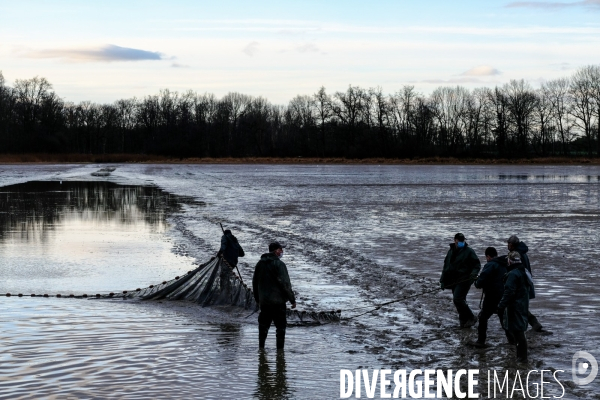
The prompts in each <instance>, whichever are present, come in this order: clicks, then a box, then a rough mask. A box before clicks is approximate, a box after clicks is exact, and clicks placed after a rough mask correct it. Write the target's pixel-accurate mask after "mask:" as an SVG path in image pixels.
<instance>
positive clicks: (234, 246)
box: [217, 229, 245, 267]
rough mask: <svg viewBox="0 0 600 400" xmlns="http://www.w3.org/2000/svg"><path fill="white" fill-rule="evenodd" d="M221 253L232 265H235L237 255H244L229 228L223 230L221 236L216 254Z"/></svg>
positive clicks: (219, 254)
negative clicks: (219, 246)
mask: <svg viewBox="0 0 600 400" xmlns="http://www.w3.org/2000/svg"><path fill="white" fill-rule="evenodd" d="M221 255H222V256H223V258H225V260H227V262H228V263H229V264H230V265H231V266H232V267H235V266H236V265H237V263H238V257H244V255H245V253H244V249H242V246H240V243H239V242H238V240H237V238H236V237H235V236H233V233H231V231H230V230H229V229H226V230H225V231H224V232H223V236H221V248H220V249H219V252H218V253H217V256H221Z"/></svg>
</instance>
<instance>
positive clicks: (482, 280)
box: [475, 264, 494, 289]
mask: <svg viewBox="0 0 600 400" xmlns="http://www.w3.org/2000/svg"><path fill="white" fill-rule="evenodd" d="M493 270H494V265H493V264H485V265H484V266H483V269H482V270H481V273H480V274H479V278H477V280H476V281H475V287H476V288H477V289H481V288H482V287H483V286H484V285H485V284H486V283H487V282H488V280H489V278H490V274H491V273H492V271H493Z"/></svg>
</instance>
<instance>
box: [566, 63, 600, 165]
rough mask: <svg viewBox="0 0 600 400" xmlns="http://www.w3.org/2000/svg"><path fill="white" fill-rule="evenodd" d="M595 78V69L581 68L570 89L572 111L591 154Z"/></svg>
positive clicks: (594, 109)
mask: <svg viewBox="0 0 600 400" xmlns="http://www.w3.org/2000/svg"><path fill="white" fill-rule="evenodd" d="M593 79H594V77H593V70H591V69H590V68H588V67H584V68H581V69H579V70H578V71H577V72H575V74H574V75H573V79H572V80H571V86H570V91H569V94H570V96H571V101H572V102H573V108H572V111H571V112H572V114H573V116H574V117H575V125H577V126H578V127H579V128H580V129H581V131H582V132H583V136H584V137H585V139H586V141H587V144H588V154H589V155H590V156H591V155H592V141H593V128H594V127H593V123H594V114H595V111H596V103H595V99H594V87H593V85H594V84H593Z"/></svg>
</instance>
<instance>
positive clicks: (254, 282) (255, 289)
mask: <svg viewBox="0 0 600 400" xmlns="http://www.w3.org/2000/svg"><path fill="white" fill-rule="evenodd" d="M259 269H260V261H259V262H257V263H256V267H254V275H252V294H254V300H256V304H258V303H259V302H260V300H259V297H258V280H259V279H260V277H259V274H260V270H259Z"/></svg>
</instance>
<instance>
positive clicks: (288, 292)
mask: <svg viewBox="0 0 600 400" xmlns="http://www.w3.org/2000/svg"><path fill="white" fill-rule="evenodd" d="M277 264H278V268H277V270H278V276H277V280H278V281H279V283H280V285H281V288H282V289H283V292H284V294H285V296H286V297H287V299H288V301H289V302H290V303H291V304H292V308H294V307H296V296H294V292H293V291H292V283H291V282H290V276H289V274H288V270H287V267H286V266H285V263H284V262H283V261H279V262H278V263H277Z"/></svg>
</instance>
